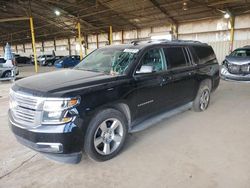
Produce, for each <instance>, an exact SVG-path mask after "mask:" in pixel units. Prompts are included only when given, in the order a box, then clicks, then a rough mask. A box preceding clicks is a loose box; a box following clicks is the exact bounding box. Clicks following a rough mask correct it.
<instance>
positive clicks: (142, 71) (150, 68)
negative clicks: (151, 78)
mask: <svg viewBox="0 0 250 188" xmlns="http://www.w3.org/2000/svg"><path fill="white" fill-rule="evenodd" d="M152 72H153V66H149V65H142V66H141V68H140V70H139V71H136V74H145V73H152Z"/></svg>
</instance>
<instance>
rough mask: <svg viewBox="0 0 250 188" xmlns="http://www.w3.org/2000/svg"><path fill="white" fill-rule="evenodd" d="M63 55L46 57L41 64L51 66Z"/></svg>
mask: <svg viewBox="0 0 250 188" xmlns="http://www.w3.org/2000/svg"><path fill="white" fill-rule="evenodd" d="M63 57H64V56H54V57H53V58H52V59H47V60H45V61H43V62H42V65H43V66H53V65H54V64H55V62H56V61H57V60H60V59H62V58H63Z"/></svg>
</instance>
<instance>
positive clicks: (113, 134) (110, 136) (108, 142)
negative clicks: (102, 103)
mask: <svg viewBox="0 0 250 188" xmlns="http://www.w3.org/2000/svg"><path fill="white" fill-rule="evenodd" d="M123 136H124V130H123V126H122V123H121V122H120V121H119V120H118V119H116V118H110V119H107V120H105V121H103V122H102V123H101V124H100V125H99V126H98V128H97V129H96V132H95V134H94V146H95V149H96V151H97V152H98V153H99V154H102V155H109V154H111V153H113V152H114V151H115V150H116V149H117V148H118V147H119V146H120V143H121V141H122V138H123Z"/></svg>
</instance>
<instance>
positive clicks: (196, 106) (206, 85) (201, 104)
mask: <svg viewBox="0 0 250 188" xmlns="http://www.w3.org/2000/svg"><path fill="white" fill-rule="evenodd" d="M210 94H211V81H210V80H204V81H202V82H201V83H200V87H199V90H198V92H197V95H196V97H195V99H194V101H193V107H192V109H193V111H195V112H203V111H205V110H206V109H207V108H208V106H209V103H210Z"/></svg>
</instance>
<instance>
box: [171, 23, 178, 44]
mask: <svg viewBox="0 0 250 188" xmlns="http://www.w3.org/2000/svg"><path fill="white" fill-rule="evenodd" d="M171 34H172V39H174V40H178V25H177V24H172V25H171Z"/></svg>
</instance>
